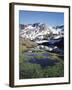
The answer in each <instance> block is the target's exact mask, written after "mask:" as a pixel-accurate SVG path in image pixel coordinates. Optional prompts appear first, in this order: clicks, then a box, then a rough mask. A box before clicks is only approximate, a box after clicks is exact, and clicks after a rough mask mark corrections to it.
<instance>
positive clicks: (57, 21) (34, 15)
mask: <svg viewBox="0 0 72 90" xmlns="http://www.w3.org/2000/svg"><path fill="white" fill-rule="evenodd" d="M19 23H20V24H33V23H46V24H48V25H49V26H56V25H63V24H64V13H61V12H60V13H59V12H40V11H24V10H20V11H19Z"/></svg>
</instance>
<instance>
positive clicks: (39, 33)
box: [19, 23, 64, 41]
mask: <svg viewBox="0 0 72 90" xmlns="http://www.w3.org/2000/svg"><path fill="white" fill-rule="evenodd" d="M23 28H24V29H23ZM20 30H21V31H20V34H19V35H20V37H21V38H27V39H30V40H38V41H39V40H44V39H45V40H48V39H50V38H53V37H55V36H56V35H63V34H64V25H62V26H56V27H49V26H48V25H47V24H43V23H42V24H40V23H34V24H28V25H20Z"/></svg>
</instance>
